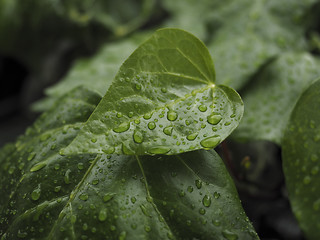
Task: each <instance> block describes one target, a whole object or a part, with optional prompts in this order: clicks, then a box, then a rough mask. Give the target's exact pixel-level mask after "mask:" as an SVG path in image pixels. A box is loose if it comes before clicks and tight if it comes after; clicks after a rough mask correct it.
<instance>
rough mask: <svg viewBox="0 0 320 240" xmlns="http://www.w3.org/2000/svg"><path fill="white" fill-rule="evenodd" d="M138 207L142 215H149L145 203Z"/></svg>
mask: <svg viewBox="0 0 320 240" xmlns="http://www.w3.org/2000/svg"><path fill="white" fill-rule="evenodd" d="M140 209H141V211H142V213H143V214H144V215H146V216H147V217H151V216H150V214H149V212H148V210H147V208H146V206H145V205H143V204H141V205H140Z"/></svg>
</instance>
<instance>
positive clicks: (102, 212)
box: [98, 208, 107, 222]
mask: <svg viewBox="0 0 320 240" xmlns="http://www.w3.org/2000/svg"><path fill="white" fill-rule="evenodd" d="M98 219H99V221H101V222H103V221H105V220H106V219H107V209H105V208H102V209H101V210H100V212H99V216H98Z"/></svg>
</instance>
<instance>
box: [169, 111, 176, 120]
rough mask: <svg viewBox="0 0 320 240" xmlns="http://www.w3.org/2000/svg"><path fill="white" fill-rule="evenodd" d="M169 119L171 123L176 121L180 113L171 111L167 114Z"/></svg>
mask: <svg viewBox="0 0 320 240" xmlns="http://www.w3.org/2000/svg"><path fill="white" fill-rule="evenodd" d="M167 118H168V120H169V121H175V120H176V119H177V118H178V113H177V112H175V111H173V110H169V112H168V113H167Z"/></svg>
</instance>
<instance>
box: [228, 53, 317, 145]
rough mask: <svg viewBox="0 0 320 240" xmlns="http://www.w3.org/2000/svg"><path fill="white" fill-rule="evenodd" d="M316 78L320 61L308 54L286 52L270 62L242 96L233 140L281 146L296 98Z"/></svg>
mask: <svg viewBox="0 0 320 240" xmlns="http://www.w3.org/2000/svg"><path fill="white" fill-rule="evenodd" d="M317 76H320V61H319V59H317V58H315V57H313V56H311V55H310V54H308V53H288V54H284V55H282V56H281V57H279V58H278V59H276V60H275V61H273V62H271V63H270V64H269V65H268V66H266V67H265V68H264V69H263V71H262V72H261V73H260V74H258V75H257V76H255V78H254V79H253V81H252V82H251V83H250V84H249V85H248V86H247V88H246V90H245V91H244V92H243V93H242V97H243V100H244V104H245V106H246V111H245V114H244V116H243V119H242V121H241V124H240V125H239V127H238V128H237V129H236V131H235V132H234V135H233V137H235V138H238V139H245V140H249V139H251V140H252V139H263V140H269V141H273V142H276V143H278V144H280V143H281V140H282V136H283V132H284V129H285V127H286V125H287V122H288V119H289V116H290V114H291V111H292V109H293V107H294V105H295V103H296V102H297V100H298V97H299V96H300V94H301V93H302V92H303V91H304V90H305V89H306V88H307V87H308V86H309V85H310V84H311V82H312V81H313V80H314V79H315V78H316V77H317Z"/></svg>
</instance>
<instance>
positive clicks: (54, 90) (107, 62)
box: [33, 32, 149, 111]
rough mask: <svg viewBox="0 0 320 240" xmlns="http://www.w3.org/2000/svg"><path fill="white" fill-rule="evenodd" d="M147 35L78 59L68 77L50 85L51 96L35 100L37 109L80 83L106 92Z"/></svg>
mask: <svg viewBox="0 0 320 240" xmlns="http://www.w3.org/2000/svg"><path fill="white" fill-rule="evenodd" d="M147 36H149V33H148V32H145V33H139V34H135V35H134V36H131V37H129V38H127V39H125V40H122V41H117V42H114V43H108V44H105V45H104V47H103V48H102V49H101V50H100V51H99V52H98V53H97V55H95V56H94V57H91V58H86V59H79V60H77V61H76V63H75V64H74V65H73V67H72V68H71V69H70V71H69V72H68V74H67V75H66V77H65V78H63V79H62V80H61V81H60V82H59V83H57V84H56V85H54V86H52V87H49V88H48V89H46V95H47V98H45V99H42V100H40V101H39V102H37V103H36V104H34V105H33V109H34V110H36V111H44V110H48V109H50V108H51V107H53V105H54V102H55V101H56V100H57V99H58V98H59V97H60V96H62V95H64V94H65V93H67V92H69V91H70V90H72V89H73V88H75V87H77V86H85V87H86V88H88V89H90V90H93V91H96V92H97V93H99V94H100V95H101V96H103V95H104V94H105V93H106V91H107V89H108V88H109V86H110V85H111V83H112V80H113V79H114V77H115V75H116V73H117V71H118V69H119V66H121V64H122V63H123V62H124V60H125V59H126V58H127V57H128V56H129V55H130V54H131V53H132V52H133V51H134V50H135V49H136V48H137V47H138V46H139V44H141V43H142V41H143V40H144V39H146V37H147Z"/></svg>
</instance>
